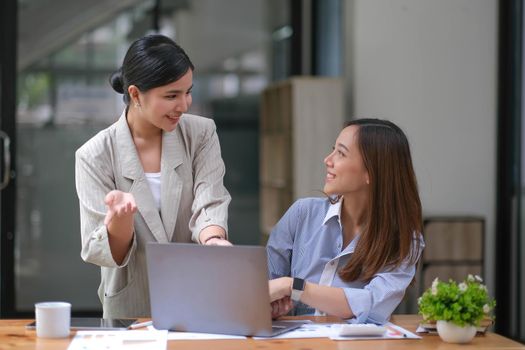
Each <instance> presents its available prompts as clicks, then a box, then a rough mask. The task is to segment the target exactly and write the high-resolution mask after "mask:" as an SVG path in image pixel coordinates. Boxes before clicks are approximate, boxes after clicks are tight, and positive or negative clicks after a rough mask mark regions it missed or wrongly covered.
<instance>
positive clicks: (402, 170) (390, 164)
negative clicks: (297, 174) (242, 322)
mask: <svg viewBox="0 0 525 350" xmlns="http://www.w3.org/2000/svg"><path fill="white" fill-rule="evenodd" d="M324 163H325V165H326V178H325V185H324V192H325V193H326V194H327V195H328V196H329V197H328V198H304V199H301V200H298V201H297V202H295V203H294V204H293V205H292V206H291V207H290V209H288V211H287V212H286V214H285V215H284V216H283V217H282V219H281V220H280V221H279V222H278V223H277V225H276V226H275V227H274V229H273V230H272V232H271V235H270V239H269V240H268V245H267V251H268V269H269V272H270V279H271V280H270V282H269V284H270V299H271V301H272V308H273V316H274V317H278V316H280V315H283V314H285V313H287V312H289V311H290V310H291V309H292V308H293V313H294V314H296V315H300V314H317V315H319V314H329V315H334V316H338V317H341V318H344V319H348V320H349V322H354V323H355V322H357V323H370V322H371V323H385V322H387V321H388V319H389V318H390V315H391V314H392V312H393V311H394V309H395V308H396V307H397V305H398V304H399V302H400V301H401V300H402V298H403V295H404V294H405V289H406V288H407V287H408V285H409V284H410V283H411V281H412V280H413V278H414V274H415V271H416V262H417V261H418V259H419V257H420V254H421V251H422V249H423V247H424V242H423V238H422V235H421V232H422V216H421V202H420V199H419V194H418V190H417V182H416V175H415V173H414V169H413V166H412V159H411V156H410V148H409V144H408V140H407V138H406V136H405V134H404V133H403V131H402V130H401V129H400V128H399V127H398V126H397V125H395V124H394V123H392V122H389V121H386V120H379V119H356V120H354V121H351V122H350V123H349V124H348V126H347V127H345V128H344V129H343V130H342V131H341V133H340V134H339V137H338V138H337V140H336V141H335V145H334V148H333V151H332V152H331V153H330V154H328V155H327V156H326V158H325V159H324ZM291 299H292V300H293V301H294V302H295V304H294V303H293V302H292V300H291Z"/></svg>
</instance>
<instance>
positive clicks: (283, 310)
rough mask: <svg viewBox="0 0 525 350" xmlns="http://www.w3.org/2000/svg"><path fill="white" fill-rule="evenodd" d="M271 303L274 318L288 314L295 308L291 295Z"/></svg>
mask: <svg viewBox="0 0 525 350" xmlns="http://www.w3.org/2000/svg"><path fill="white" fill-rule="evenodd" d="M270 305H271V307H272V318H273V319H276V318H278V317H280V316H282V315H286V314H287V313H288V312H289V311H290V310H291V309H292V308H293V301H292V299H290V297H284V298H282V299H279V300H276V301H274V302H272V303H271V304H270Z"/></svg>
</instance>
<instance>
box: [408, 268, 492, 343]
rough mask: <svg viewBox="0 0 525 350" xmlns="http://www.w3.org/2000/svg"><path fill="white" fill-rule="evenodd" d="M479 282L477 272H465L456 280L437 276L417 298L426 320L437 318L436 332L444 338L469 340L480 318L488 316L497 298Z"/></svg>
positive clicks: (451, 341) (461, 341) (463, 341)
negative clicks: (462, 277) (464, 276)
mask: <svg viewBox="0 0 525 350" xmlns="http://www.w3.org/2000/svg"><path fill="white" fill-rule="evenodd" d="M482 282H483V280H482V279H481V277H479V276H477V275H476V276H472V275H468V277H467V278H466V279H465V280H464V281H463V282H461V283H459V284H458V283H456V282H455V281H453V280H449V282H448V283H447V282H442V281H440V280H439V279H437V278H436V279H435V280H434V282H432V286H431V287H430V288H429V289H427V290H426V291H425V292H424V293H423V295H422V296H421V297H420V298H419V299H418V304H419V313H420V314H421V315H422V316H423V318H424V319H425V321H427V322H429V321H430V322H432V321H436V323H437V331H438V334H439V336H440V337H441V339H443V340H444V341H445V342H448V343H468V342H470V341H471V340H472V338H473V337H474V336H475V335H476V327H477V326H479V325H480V322H481V320H482V319H484V318H487V317H490V314H491V312H492V310H493V309H494V306H495V305H496V302H495V300H494V299H492V298H490V297H489V295H488V291H487V287H486V286H485V285H484V284H483V283H482Z"/></svg>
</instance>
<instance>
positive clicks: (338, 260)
mask: <svg viewBox="0 0 525 350" xmlns="http://www.w3.org/2000/svg"><path fill="white" fill-rule="evenodd" d="M358 240H359V236H356V238H354V239H353V240H352V241H351V242H350V244H348V246H347V247H344V249H343V247H342V244H343V234H342V227H341V201H339V202H338V203H336V204H330V202H329V201H328V199H325V198H305V199H300V200H298V201H297V202H295V203H294V204H293V205H292V206H291V207H290V208H289V209H288V211H287V212H286V214H285V215H284V216H283V217H282V218H281V220H280V221H279V222H278V223H277V225H276V226H275V227H274V228H273V230H272V232H271V235H270V239H269V240H268V245H267V247H266V249H267V252H268V269H269V275H270V276H269V277H270V279H274V278H278V277H283V276H290V277H299V278H303V279H305V280H306V281H308V282H311V283H316V284H320V285H326V286H332V287H339V288H343V291H344V293H345V295H346V299H347V302H348V305H349V306H350V308H351V309H352V312H353V314H354V318H352V319H350V320H349V322H352V323H369V322H371V323H378V324H383V323H386V322H387V321H388V320H389V318H390V315H391V314H392V312H393V311H394V309H395V308H396V307H397V305H398V304H399V303H400V302H401V300H402V298H403V296H404V294H405V289H406V288H407V287H408V285H409V284H410V282H411V281H412V279H413V277H414V274H415V272H416V267H415V265H414V264H410V263H408V262H406V263H403V264H401V265H400V266H399V267H397V268H394V269H384V270H381V271H379V272H378V273H376V274H375V276H374V277H373V278H372V280H370V281H369V282H362V281H351V282H346V281H343V280H341V278H340V277H339V274H338V272H339V270H340V269H342V268H343V267H344V266H345V265H346V264H347V262H348V260H349V259H350V257H351V256H352V253H353V252H354V250H355V247H356V245H357V242H358ZM420 244H421V248H423V247H424V242H423V239H422V238H420ZM421 250H422V249H420V252H421ZM293 312H294V314H296V315H300V314H314V313H315V314H322V313H321V312H319V311H317V310H315V309H313V308H311V307H309V306H307V305H304V304H302V303H299V304H298V305H296V307H295V308H294V311H293Z"/></svg>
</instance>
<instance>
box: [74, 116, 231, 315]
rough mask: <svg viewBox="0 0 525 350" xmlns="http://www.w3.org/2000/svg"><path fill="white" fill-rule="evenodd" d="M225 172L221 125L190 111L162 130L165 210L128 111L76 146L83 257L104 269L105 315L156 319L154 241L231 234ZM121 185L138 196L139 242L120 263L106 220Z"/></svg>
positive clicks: (135, 237) (100, 291)
mask: <svg viewBox="0 0 525 350" xmlns="http://www.w3.org/2000/svg"><path fill="white" fill-rule="evenodd" d="M224 171H225V170H224V163H223V161H222V158H221V152H220V146H219V139H218V137H217V133H216V131H215V123H214V122H213V121H212V120H211V119H207V118H203V117H198V116H194V115H190V114H185V115H184V116H183V117H182V118H181V120H180V121H179V124H178V125H177V127H176V129H175V130H174V131H172V132H169V133H167V132H164V134H163V138H162V159H161V208H160V212H159V211H158V209H157V207H156V205H155V201H154V199H153V195H152V193H151V190H150V187H149V183H148V181H147V180H146V178H145V175H144V171H143V168H142V164H141V163H140V160H139V157H138V154H137V151H136V148H135V144H134V143H133V139H132V137H131V133H130V130H129V127H128V124H127V121H126V117H125V112H124V113H122V115H121V117H120V118H119V120H118V121H117V122H116V123H114V124H113V125H111V126H110V127H108V128H107V129H105V130H102V131H101V132H99V133H98V134H97V135H95V136H94V137H93V138H92V139H90V140H89V141H87V142H86V143H85V144H84V145H83V146H82V147H80V148H79V149H78V150H77V152H76V164H75V181H76V188H77V194H78V198H79V201H80V230H81V235H82V251H81V256H82V259H84V261H86V262H90V263H93V264H96V265H99V266H100V267H101V283H100V287H99V289H98V295H99V298H100V301H101V302H102V306H103V309H104V317H149V316H150V303H149V291H148V283H147V270H146V260H145V258H146V257H145V245H146V243H147V242H162V243H165V242H192V241H193V242H198V235H199V233H200V231H201V230H202V229H203V228H205V227H207V226H210V225H219V226H221V227H223V228H224V229H225V230H226V232H227V219H228V204H229V202H230V200H231V198H230V195H229V193H228V191H227V190H226V189H225V188H224V185H223V176H224ZM114 189H118V190H121V191H124V192H130V193H132V194H133V196H134V197H135V201H136V203H137V207H138V211H137V213H136V214H135V218H134V228H135V230H134V234H133V243H132V246H131V248H130V250H129V252H128V254H127V256H126V258H125V259H124V262H123V263H122V264H121V265H117V263H116V262H115V261H114V260H113V257H112V255H111V251H110V247H109V243H108V232H107V229H106V226H105V225H104V217H105V215H106V206H105V204H104V197H105V196H106V194H107V193H108V192H109V191H111V190H114ZM188 273H191V267H189V266H188Z"/></svg>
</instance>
